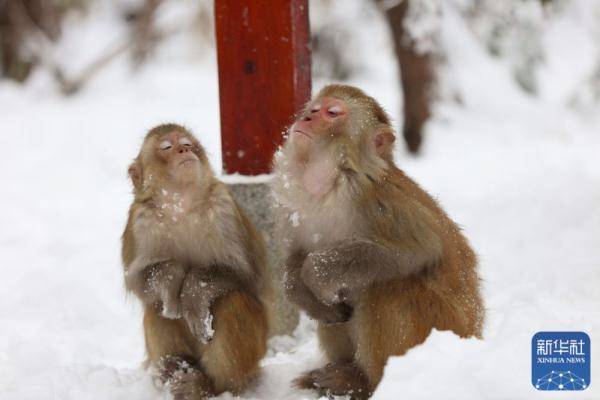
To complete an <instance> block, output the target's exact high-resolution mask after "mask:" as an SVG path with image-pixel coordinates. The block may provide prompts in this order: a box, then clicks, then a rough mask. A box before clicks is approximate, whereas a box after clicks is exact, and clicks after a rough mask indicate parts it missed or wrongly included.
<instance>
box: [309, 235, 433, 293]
mask: <svg viewBox="0 0 600 400" xmlns="http://www.w3.org/2000/svg"><path fill="white" fill-rule="evenodd" d="M424 260H425V257H424V256H421V255H420V254H419V253H418V252H416V251H410V250H403V249H397V250H391V249H389V248H387V247H384V246H382V245H379V244H377V243H374V242H372V241H369V240H362V239H353V240H347V241H343V242H340V243H338V244H337V245H335V246H333V247H331V248H328V249H325V250H320V251H315V252H313V253H310V254H309V255H308V256H307V257H306V260H305V261H304V264H303V266H302V273H301V278H302V281H303V282H304V283H305V284H306V286H308V288H309V289H310V290H311V291H312V292H313V293H314V295H315V296H316V297H317V299H319V300H320V301H321V302H323V303H325V304H339V303H344V302H349V303H352V302H353V301H354V300H356V298H357V297H358V296H359V295H360V293H361V292H362V291H363V290H364V289H366V288H367V287H369V286H370V285H371V284H373V283H376V282H384V281H388V280H392V279H398V278H403V277H405V276H407V275H409V274H411V273H413V272H415V271H417V270H418V268H420V266H421V265H422V264H423V262H424Z"/></svg>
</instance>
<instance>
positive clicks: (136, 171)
mask: <svg viewBox="0 0 600 400" xmlns="http://www.w3.org/2000/svg"><path fill="white" fill-rule="evenodd" d="M127 173H128V174H129V177H130V178H131V182H132V183H133V187H134V188H135V189H136V190H139V189H141V187H142V164H141V163H140V161H139V160H138V159H136V160H135V161H134V162H132V163H131V165H130V166H129V169H128V170H127Z"/></svg>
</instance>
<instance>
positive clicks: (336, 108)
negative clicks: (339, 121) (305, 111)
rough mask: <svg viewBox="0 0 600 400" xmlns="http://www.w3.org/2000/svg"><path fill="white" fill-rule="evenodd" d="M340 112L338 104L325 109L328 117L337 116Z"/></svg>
mask: <svg viewBox="0 0 600 400" xmlns="http://www.w3.org/2000/svg"><path fill="white" fill-rule="evenodd" d="M341 112H342V108H341V107H339V106H333V107H331V108H329V109H328V110H327V114H328V115H329V116H330V117H337V116H338V115H339V114H340V113H341Z"/></svg>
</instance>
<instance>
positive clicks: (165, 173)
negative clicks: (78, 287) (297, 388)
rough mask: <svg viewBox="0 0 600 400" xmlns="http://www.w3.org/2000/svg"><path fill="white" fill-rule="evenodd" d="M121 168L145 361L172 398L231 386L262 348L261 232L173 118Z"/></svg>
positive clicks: (130, 282) (248, 373)
mask: <svg viewBox="0 0 600 400" xmlns="http://www.w3.org/2000/svg"><path fill="white" fill-rule="evenodd" d="M128 173H129V176H130V178H131V181H132V183H133V194H134V200H133V203H132V204H131V207H130V209H129V217H128V220H127V224H126V227H125V230H124V233H123V236H122V260H123V265H124V275H125V286H126V289H127V290H128V292H131V293H133V294H134V295H135V296H137V297H138V298H139V299H140V300H141V302H142V304H143V308H144V318H143V328H144V336H145V344H146V352H147V356H148V359H147V362H146V365H149V366H151V367H153V368H154V370H155V371H156V374H157V377H158V378H159V381H160V382H162V383H163V384H164V385H165V386H167V387H169V388H170V390H171V393H172V394H173V397H174V398H175V399H176V400H198V399H204V398H207V397H210V396H214V395H217V394H219V393H222V392H224V391H229V392H231V393H234V394H235V393H239V392H240V391H242V390H243V389H244V388H245V387H247V385H248V384H249V383H250V382H251V381H252V380H253V379H254V378H255V377H256V376H257V375H258V373H259V361H260V360H261V359H262V357H263V356H264V354H265V352H266V340H267V331H268V323H269V309H268V305H269V300H268V299H269V290H270V289H269V285H268V282H267V280H266V254H265V251H266V250H265V245H264V242H263V239H262V238H261V236H260V235H259V234H258V232H257V231H256V230H255V228H254V226H253V225H252V224H251V222H250V221H249V219H248V218H247V217H246V216H245V215H244V213H243V212H242V210H241V209H240V208H239V206H238V205H237V204H236V202H235V201H234V199H233V197H232V195H231V193H230V192H229V190H228V189H227V187H226V186H225V185H224V184H223V183H222V182H220V181H219V180H218V179H217V178H216V177H215V175H214V173H213V172H212V169H211V167H210V165H209V162H208V158H207V156H206V152H205V150H204V148H203V147H202V146H201V144H200V143H199V142H198V140H197V139H196V138H195V137H194V136H193V135H192V133H191V132H189V131H188V130H187V129H185V128H184V127H182V126H180V125H177V124H164V125H159V126H157V127H155V128H153V129H151V130H150V131H149V132H148V133H147V135H146V137H145V139H144V141H143V144H142V147H141V150H140V152H139V154H138V156H137V157H136V158H135V160H134V161H133V163H132V164H131V166H130V167H129V170H128Z"/></svg>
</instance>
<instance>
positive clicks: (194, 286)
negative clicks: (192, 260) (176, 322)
mask: <svg viewBox="0 0 600 400" xmlns="http://www.w3.org/2000/svg"><path fill="white" fill-rule="evenodd" d="M217 268H220V267H217V266H215V267H212V268H211V269H209V270H203V269H200V268H195V269H191V270H190V271H189V272H188V274H187V275H186V277H185V280H184V282H183V287H182V289H181V308H182V313H183V318H184V319H185V321H186V323H187V326H188V328H189V329H190V332H192V335H194V337H195V338H196V339H198V340H199V341H200V342H202V343H204V344H206V343H208V342H209V341H210V340H211V339H212V337H213V334H214V329H213V315H212V313H211V307H212V305H213V304H214V302H215V301H216V300H217V299H218V298H219V297H221V296H223V295H225V294H227V293H229V292H231V291H233V290H236V289H238V288H239V284H238V282H237V281H236V280H235V278H234V277H233V276H231V275H228V274H222V273H219V272H216V271H215V269H217Z"/></svg>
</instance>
